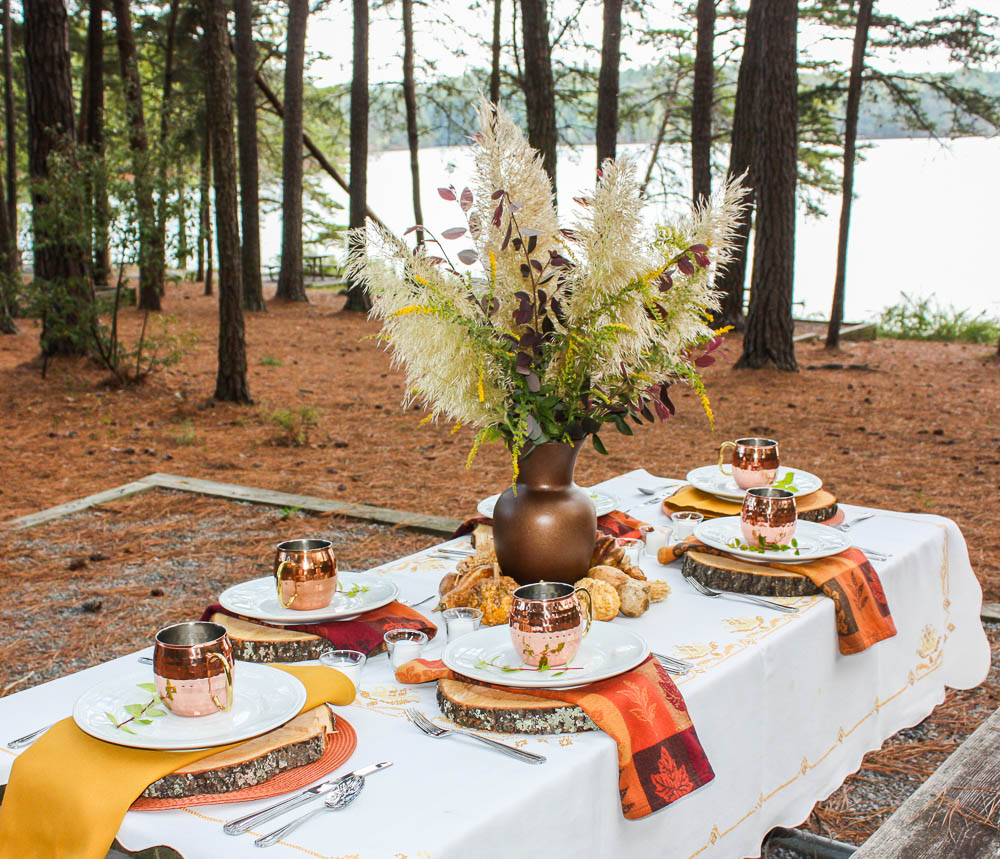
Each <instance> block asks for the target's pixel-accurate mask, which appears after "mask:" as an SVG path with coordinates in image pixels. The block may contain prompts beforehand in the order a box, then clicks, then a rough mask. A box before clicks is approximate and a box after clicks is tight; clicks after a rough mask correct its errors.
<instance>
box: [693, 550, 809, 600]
mask: <svg viewBox="0 0 1000 859" xmlns="http://www.w3.org/2000/svg"><path fill="white" fill-rule="evenodd" d="M681 572H682V573H683V574H684V575H685V576H693V577H694V578H696V579H697V580H698V581H699V582H701V583H702V584H703V585H708V587H710V588H714V589H716V590H720V591H735V592H736V593H743V594H754V595H756V596H762V597H803V596H810V595H811V594H815V593H818V592H819V588H817V587H816V585H814V584H813V583H812V581H811V580H810V579H808V578H807V577H806V576H803V575H802V574H801V573H796V572H794V571H793V570H788V571H785V570H779V569H776V568H774V567H767V566H764V565H763V564H754V563H751V562H750V561H741V560H739V559H737V558H722V557H719V556H718V555H710V554H708V553H705V552H697V551H690V552H687V553H686V554H685V555H684V559H683V561H682V562H681Z"/></svg>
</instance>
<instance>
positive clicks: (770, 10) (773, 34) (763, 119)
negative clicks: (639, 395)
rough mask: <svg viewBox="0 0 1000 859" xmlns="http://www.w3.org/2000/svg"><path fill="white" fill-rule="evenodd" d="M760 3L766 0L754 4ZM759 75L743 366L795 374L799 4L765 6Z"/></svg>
mask: <svg viewBox="0 0 1000 859" xmlns="http://www.w3.org/2000/svg"><path fill="white" fill-rule="evenodd" d="M755 2H758V3H759V2H762V0H755ZM763 2H764V9H763V17H762V19H761V25H762V30H763V38H762V40H761V56H760V60H761V72H760V75H759V80H758V87H757V91H756V93H755V96H754V101H755V106H754V114H755V137H756V144H757V145H756V146H755V147H754V157H753V174H754V177H755V179H756V183H757V234H756V238H755V240H754V256H753V279H752V281H751V287H750V289H751V291H750V312H749V314H748V315H747V325H746V333H745V334H744V337H743V354H742V355H741V356H740V359H739V361H737V363H736V366H737V367H751V368H759V367H765V366H768V365H771V364H773V365H774V366H776V367H777V368H778V369H779V370H797V369H798V365H797V364H796V361H795V343H794V340H793V336H794V324H793V322H792V288H793V285H794V283H793V281H794V270H795V181H796V175H797V168H798V163H797V151H796V148H797V129H798V67H797V61H796V26H797V23H798V21H797V19H798V8H797V3H796V0H763Z"/></svg>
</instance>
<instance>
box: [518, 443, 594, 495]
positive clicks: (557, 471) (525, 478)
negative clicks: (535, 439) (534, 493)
mask: <svg viewBox="0 0 1000 859" xmlns="http://www.w3.org/2000/svg"><path fill="white" fill-rule="evenodd" d="M579 455H580V444H579V443H577V444H576V445H575V446H574V445H569V444H557V443H554V442H549V443H548V444H540V445H538V447H536V448H534V449H533V450H532V451H531V453H529V454H528V455H527V456H524V457H521V458H519V459H518V477H517V482H518V483H519V484H521V483H523V484H525V485H526V486H527V487H529V488H530V489H565V488H567V487H569V486H572V485H573V470H574V469H575V468H576V458H577V457H578V456H579Z"/></svg>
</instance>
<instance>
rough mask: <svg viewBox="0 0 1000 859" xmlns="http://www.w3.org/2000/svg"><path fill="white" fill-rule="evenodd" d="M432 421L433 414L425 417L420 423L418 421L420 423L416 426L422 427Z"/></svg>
mask: <svg viewBox="0 0 1000 859" xmlns="http://www.w3.org/2000/svg"><path fill="white" fill-rule="evenodd" d="M433 419H434V413H433V412H431V413H430V414H429V415H427V417H425V418H424V419H423V420H422V421H420V423H419V424H417V426H418V427H422V426H423V425H424V424H429V423H430V422H431V421H432V420H433Z"/></svg>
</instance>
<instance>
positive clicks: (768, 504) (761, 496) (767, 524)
mask: <svg viewBox="0 0 1000 859" xmlns="http://www.w3.org/2000/svg"><path fill="white" fill-rule="evenodd" d="M795 517H796V511H795V494H794V493H792V492H789V491H788V490H787V489H774V488H772V487H770V486H757V487H754V488H753V489H748V490H747V494H746V495H745V496H744V498H743V509H742V510H741V511H740V528H741V529H742V531H743V539H745V540H746V541H747V543H749V544H750V545H752V546H757V545H759V544H760V538H761V537H763V538H764V542H766V543H773V544H775V545H787V543H788V541H789V540H791V539H792V535H793V534H794V533H795V523H796V518H795Z"/></svg>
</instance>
